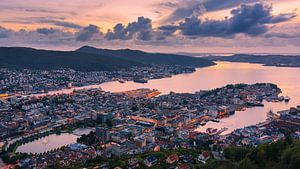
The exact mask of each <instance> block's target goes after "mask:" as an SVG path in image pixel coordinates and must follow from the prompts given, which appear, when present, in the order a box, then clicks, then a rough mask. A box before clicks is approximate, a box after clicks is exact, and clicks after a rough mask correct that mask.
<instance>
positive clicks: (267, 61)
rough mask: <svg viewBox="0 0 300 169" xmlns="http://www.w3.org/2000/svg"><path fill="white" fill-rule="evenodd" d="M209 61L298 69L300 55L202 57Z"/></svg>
mask: <svg viewBox="0 0 300 169" xmlns="http://www.w3.org/2000/svg"><path fill="white" fill-rule="evenodd" d="M204 58H205V59H208V60H211V61H227V62H247V63H259V64H264V65H266V66H281V67H300V55H250V54H235V55H233V56H209V57H204Z"/></svg>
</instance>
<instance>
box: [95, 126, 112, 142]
mask: <svg viewBox="0 0 300 169" xmlns="http://www.w3.org/2000/svg"><path fill="white" fill-rule="evenodd" d="M96 135H97V137H98V138H99V140H100V142H101V143H107V142H109V140H110V134H109V130H108V129H107V128H104V127H96Z"/></svg>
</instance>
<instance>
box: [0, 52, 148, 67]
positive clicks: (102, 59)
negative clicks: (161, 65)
mask: <svg viewBox="0 0 300 169" xmlns="http://www.w3.org/2000/svg"><path fill="white" fill-rule="evenodd" d="M145 65H146V64H143V63H139V62H135V61H129V60H125V59H120V58H115V57H110V56H105V55H101V54H98V55H95V54H89V53H79V52H75V51H50V50H37V49H33V48H22V47H0V67H2V68H13V69H45V70H50V69H60V68H71V69H74V70H79V71H101V70H108V71H110V70H118V69H122V68H125V69H126V68H130V67H132V66H145Z"/></svg>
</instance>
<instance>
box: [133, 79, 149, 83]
mask: <svg viewBox="0 0 300 169" xmlns="http://www.w3.org/2000/svg"><path fill="white" fill-rule="evenodd" d="M133 81H134V82H135V83H147V82H148V80H147V79H134V80H133Z"/></svg>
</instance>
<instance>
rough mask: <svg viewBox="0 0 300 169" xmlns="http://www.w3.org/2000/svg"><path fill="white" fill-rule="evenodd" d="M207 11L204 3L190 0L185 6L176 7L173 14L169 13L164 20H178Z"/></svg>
mask: <svg viewBox="0 0 300 169" xmlns="http://www.w3.org/2000/svg"><path fill="white" fill-rule="evenodd" d="M204 12H206V9H205V8H204V6H203V3H199V2H191V1H189V2H188V3H187V4H186V5H185V6H184V7H179V8H177V9H175V10H174V11H173V12H172V14H171V15H169V16H168V17H167V18H166V19H164V22H166V23H170V22H176V21H179V20H182V19H184V18H187V17H192V16H194V17H198V16H199V15H201V14H202V13H204Z"/></svg>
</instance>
